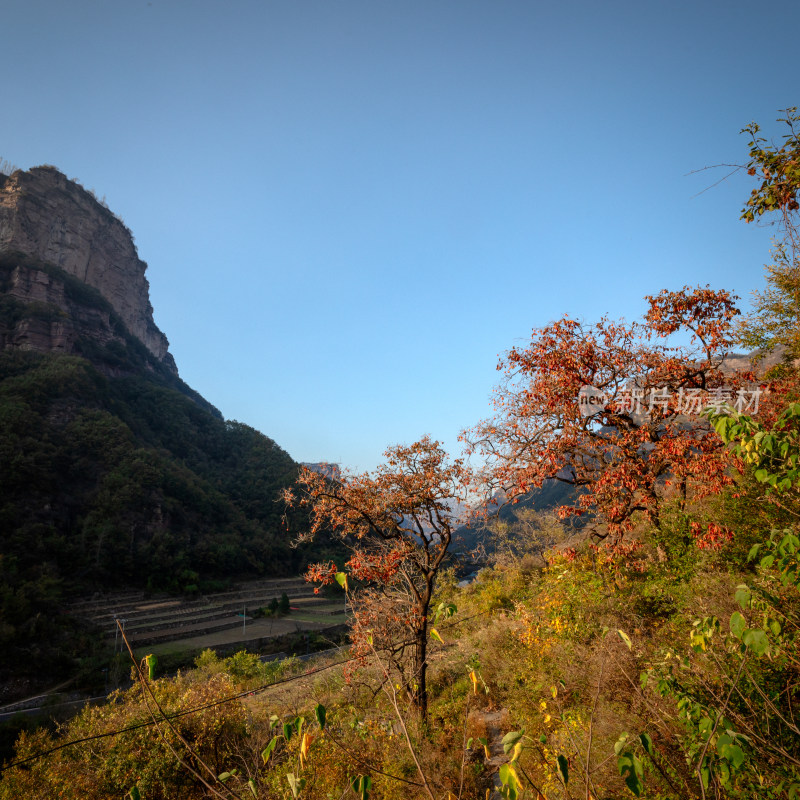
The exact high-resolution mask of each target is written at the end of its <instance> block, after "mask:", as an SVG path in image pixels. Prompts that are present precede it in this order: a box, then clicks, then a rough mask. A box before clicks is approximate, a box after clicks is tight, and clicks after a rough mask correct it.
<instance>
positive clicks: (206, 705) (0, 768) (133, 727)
mask: <svg viewBox="0 0 800 800" xmlns="http://www.w3.org/2000/svg"><path fill="white" fill-rule="evenodd" d="M497 610H502V609H489V610H487V611H479V612H478V613H477V614H472V615H471V616H469V617H464V618H463V619H460V620H456V621H455V622H449V623H447V624H445V625H441V626H440V627H441V628H442V629H443V630H444V629H447V628H452V627H454V626H456V625H461V624H462V623H464V622H468V621H469V620H471V619H475V618H476V617H481V616H484V615H486V614H491V613H493V611H497ZM361 660H362V657H361V656H353V657H351V658H345V659H342V660H341V661H334V662H333V663H332V664H326V665H325V666H324V667H317V668H315V669H311V670H308V671H307V672H304V673H303V674H302V675H291V676H290V677H288V678H281V679H280V680H277V681H273V682H272V683H265V684H263V685H261V686H257V687H256V688H255V689H247V690H246V691H243V692H237V693H236V694H234V695H231V696H230V697H224V698H223V699H221V700H214V701H213V702H210V703H204V704H203V705H201V706H195V707H194V708H187V709H185V710H184V711H177V712H175V713H173V714H165V715H164V717H163V719H166V720H173V719H178V718H179V717H186V716H188V715H190V714H197V713H198V712H200V711H205V710H206V709H208V708H214V707H215V706H221V705H224V704H225V703H232V702H233V701H234V700H240V699H241V698H242V697H249V696H252V695H255V694H260V693H261V692H265V691H267V690H268V689H272V688H273V687H275V686H281V685H283V684H286V683H291V682H292V681H299V680H302V679H304V678H308V677H310V676H312V675H316V674H317V673H320V672H324V671H325V670H328V669H332V668H333V667H339V666H342V665H343V664H349V663H350V662H351V661H361ZM155 724H156V721H154V720H149V721H148V722H139V723H137V724H135V725H128V726H126V727H124V728H119V729H117V730H113V731H106V732H105V733H96V734H93V735H92V736H84V737H82V738H80V739H71V740H70V741H68V742H63V743H62V744H59V745H56V746H55V747H51V748H49V749H48V750H41V751H40V752H38V753H34V754H33V755H32V756H26V757H25V758H21V759H18V760H17V761H12V762H11V763H9V764H5V765H2V766H0V775H2V774H3V773H4V772H6V771H7V770H9V769H11V768H12V767H18V766H21V765H22V764H28V763H30V762H31V761H38V760H39V759H40V758H44V757H45V756H49V755H50V754H51V753H56V752H58V751H59V750H64V749H66V748H67V747H73V746H74V745H76V744H83V743H85V742H93V741H96V740H98V739H108V738H109V737H111V736H119V735H121V734H123V733H128V732H129V731H136V730H140V729H141V728H149V727H151V726H152V725H155Z"/></svg>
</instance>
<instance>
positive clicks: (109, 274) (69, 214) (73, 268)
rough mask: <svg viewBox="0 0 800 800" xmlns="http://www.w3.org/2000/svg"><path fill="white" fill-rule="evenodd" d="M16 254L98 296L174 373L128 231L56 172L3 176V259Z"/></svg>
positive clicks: (49, 169) (0, 190)
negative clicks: (56, 270)
mask: <svg viewBox="0 0 800 800" xmlns="http://www.w3.org/2000/svg"><path fill="white" fill-rule="evenodd" d="M12 253H13V254H23V255H26V256H29V257H32V258H34V259H36V260H38V261H41V262H45V263H48V264H52V265H54V266H56V267H59V268H60V269H62V270H64V271H65V272H66V273H68V274H69V275H72V276H73V277H75V278H78V279H79V280H80V281H82V282H83V283H85V284H87V285H89V286H91V287H93V288H95V289H97V291H98V292H100V294H101V295H102V296H103V297H104V298H105V299H106V300H107V301H108V302H109V303H110V304H111V306H112V307H113V309H114V311H116V312H117V314H118V315H119V317H120V318H121V319H122V321H123V323H124V324H125V327H126V328H127V329H128V331H129V332H130V333H131V334H133V336H135V337H136V338H137V339H139V341H141V342H142V344H144V345H145V347H146V348H147V349H148V350H149V351H150V352H151V353H152V354H153V355H154V356H155V357H156V358H157V359H158V360H159V361H161V362H162V363H163V364H164V365H165V366H167V367H168V368H169V369H170V370H172V371H173V372H176V373H177V369H176V367H175V362H174V361H173V359H172V356H171V355H170V353H169V342H168V341H167V337H166V336H165V335H164V334H163V333H162V332H161V331H160V330H159V329H158V327H157V326H156V324H155V321H154V320H153V307H152V305H151V304H150V284H149V283H148V281H147V278H146V277H145V271H146V269H147V264H145V262H144V261H142V260H141V259H140V258H139V255H138V253H137V251H136V245H135V244H134V242H133V236H132V235H131V232H130V231H129V230H128V228H127V227H126V226H125V224H124V223H123V222H122V221H121V220H120V219H119V218H118V217H117V216H115V215H114V214H113V213H112V212H111V211H110V210H109V209H108V208H106V207H105V206H104V205H102V204H101V203H100V202H98V200H97V199H96V198H95V196H94V195H93V194H92V193H91V192H88V191H86V190H85V189H84V188H83V187H82V186H80V185H79V184H78V183H76V182H75V181H72V180H70V179H69V178H67V177H66V175H64V174H63V173H61V172H60V171H59V170H57V169H56V168H55V167H51V166H41V167H34V168H32V169H30V170H27V171H23V170H16V171H14V172H13V173H11V175H0V255H7V254H12Z"/></svg>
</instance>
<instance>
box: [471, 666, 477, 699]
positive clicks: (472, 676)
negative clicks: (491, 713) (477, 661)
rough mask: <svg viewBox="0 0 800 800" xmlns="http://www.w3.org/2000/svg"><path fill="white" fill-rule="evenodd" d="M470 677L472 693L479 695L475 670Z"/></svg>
mask: <svg viewBox="0 0 800 800" xmlns="http://www.w3.org/2000/svg"><path fill="white" fill-rule="evenodd" d="M469 677H470V678H471V680H472V693H473V694H478V676H477V675H476V674H475V670H474V669H473V670H472V671H471V672H470V673H469Z"/></svg>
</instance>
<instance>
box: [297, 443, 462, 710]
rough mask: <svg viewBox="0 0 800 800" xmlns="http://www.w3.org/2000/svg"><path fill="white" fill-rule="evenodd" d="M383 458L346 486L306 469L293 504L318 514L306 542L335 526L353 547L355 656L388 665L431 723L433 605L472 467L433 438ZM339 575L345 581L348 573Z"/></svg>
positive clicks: (323, 574)
mask: <svg viewBox="0 0 800 800" xmlns="http://www.w3.org/2000/svg"><path fill="white" fill-rule="evenodd" d="M384 455H385V458H386V461H385V462H384V463H383V464H381V465H380V466H379V467H378V468H377V470H376V471H375V472H374V473H369V472H366V473H363V474H359V475H352V476H347V475H344V476H343V477H342V479H341V480H340V481H331V480H328V479H327V478H325V477H324V476H323V475H320V474H319V473H317V472H313V471H311V470H309V469H304V470H303V471H302V472H301V474H300V476H299V478H298V480H297V483H296V486H295V488H294V490H293V491H288V492H287V493H286V495H285V499H286V500H287V502H289V503H297V504H299V505H301V506H305V507H307V508H308V509H309V511H310V528H309V530H308V531H307V532H306V533H305V534H303V535H301V536H300V537H299V538H300V539H301V540H308V539H312V538H313V537H314V536H316V535H317V534H318V533H320V532H322V531H324V530H332V531H334V532H335V533H336V534H338V535H339V536H341V537H342V539H343V540H344V541H345V542H347V543H349V545H350V547H351V548H352V556H351V558H350V559H349V561H348V562H347V563H346V565H345V574H346V575H347V577H349V578H350V584H349V585H348V598H349V600H350V603H351V607H352V612H353V618H354V619H353V623H352V630H351V639H352V643H353V647H354V650H355V652H356V653H357V654H360V655H364V656H366V655H368V654H370V653H371V652H375V653H378V654H380V656H381V657H382V658H386V659H388V660H389V661H390V662H391V664H393V665H394V666H395V667H396V669H397V670H398V672H399V675H400V677H401V680H402V682H403V684H404V688H405V690H406V692H407V696H408V698H409V701H410V704H411V706H412V707H413V708H414V709H415V710H416V711H417V712H419V714H420V716H421V717H422V718H424V717H425V715H426V714H427V705H428V694H427V681H426V676H427V660H428V639H429V635H430V633H431V629H430V625H431V601H432V599H433V595H434V589H435V586H436V579H437V575H438V574H439V571H440V570H441V568H442V565H443V563H444V559H445V556H446V555H447V551H448V548H449V547H450V544H451V542H452V539H453V531H454V530H455V528H456V527H457V526H458V524H459V522H458V520H457V519H456V517H455V516H454V514H453V510H452V509H453V508H454V507H455V506H456V504H460V503H464V502H466V500H467V498H468V495H469V488H470V481H471V471H470V470H469V469H468V468H467V467H466V466H465V465H464V463H463V461H462V460H460V459H456V460H454V461H450V460H449V459H448V456H447V453H446V452H445V451H444V450H443V448H442V447H441V446H440V444H439V443H438V442H436V441H432V440H431V439H430V438H429V437H427V436H426V437H424V438H422V439H421V440H420V441H418V442H415V443H414V444H411V445H408V446H405V445H397V446H395V447H391V448H389V449H388V450H387V451H386V453H385V454H384ZM336 576H337V571H336V567H335V565H334V564H332V563H327V564H316V565H314V566H312V567H311V568H310V569H309V571H308V573H307V578H308V579H309V580H312V581H316V582H319V583H321V584H330V583H333V582H334V581H335V580H336ZM339 579H340V580H341V581H342V582H344V578H343V577H342V576H341V574H340V575H339ZM387 677H388V676H387Z"/></svg>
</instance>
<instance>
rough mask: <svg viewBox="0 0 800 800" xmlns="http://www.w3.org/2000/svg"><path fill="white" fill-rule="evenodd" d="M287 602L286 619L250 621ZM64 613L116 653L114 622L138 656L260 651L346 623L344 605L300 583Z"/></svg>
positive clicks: (108, 599)
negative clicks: (93, 628) (95, 629)
mask: <svg viewBox="0 0 800 800" xmlns="http://www.w3.org/2000/svg"><path fill="white" fill-rule="evenodd" d="M284 592H285V593H286V595H287V596H288V597H289V604H290V607H291V610H290V612H289V614H287V615H286V616H283V617H276V618H254V617H253V616H252V613H253V612H254V611H256V609H259V608H264V607H266V606H268V605H269V603H270V601H271V600H272V599H273V598H276V599H279V598H280V596H281V594H283V593H284ZM65 611H66V612H67V613H68V614H70V615H72V616H75V617H78V618H81V619H85V620H87V621H90V622H92V623H94V624H95V625H98V626H99V627H100V628H101V629H102V630H103V631H104V634H103V635H104V637H105V638H106V639H107V640H108V642H109V643H110V644H112V645H113V646H114V647H115V648H116V650H117V651H120V650H121V649H122V647H123V643H122V637H121V636H120V634H119V628H118V626H117V620H119V622H120V624H121V625H122V626H123V628H124V631H125V635H126V637H127V638H128V641H129V642H130V643H131V645H132V646H133V647H134V649H136V650H141V649H142V648H145V647H146V648H147V650H148V652H155V653H158V652H178V651H181V650H193V649H198V648H206V647H211V648H217V647H219V648H224V649H226V650H227V649H230V648H231V647H233V646H235V645H236V644H238V643H241V644H242V646H245V645H247V647H248V649H251V650H259V649H261V648H262V647H266V646H268V644H269V640H270V639H274V638H278V637H281V636H285V635H287V634H291V633H295V632H298V633H299V632H303V631H324V630H327V629H331V628H334V627H336V626H338V625H341V624H343V623H344V622H345V614H344V606H343V602H342V604H340V603H333V602H331V600H330V599H327V598H325V597H323V596H320V595H315V594H314V589H313V587H312V586H311V585H309V584H308V583H306V582H305V581H304V580H303V579H302V578H277V579H269V580H268V579H264V580H255V581H248V582H245V583H241V584H239V585H238V586H236V587H235V588H233V589H231V590H230V591H227V592H220V593H218V594H212V595H206V596H204V597H201V598H199V599H182V598H175V597H167V596H150V597H147V596H145V594H144V592H124V593H123V592H120V593H112V594H105V595H102V596H100V595H98V596H95V597H93V598H91V599H84V600H80V601H76V602H73V603H72V604H70V605H69V606H68V607H67V608H66V609H65Z"/></svg>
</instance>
